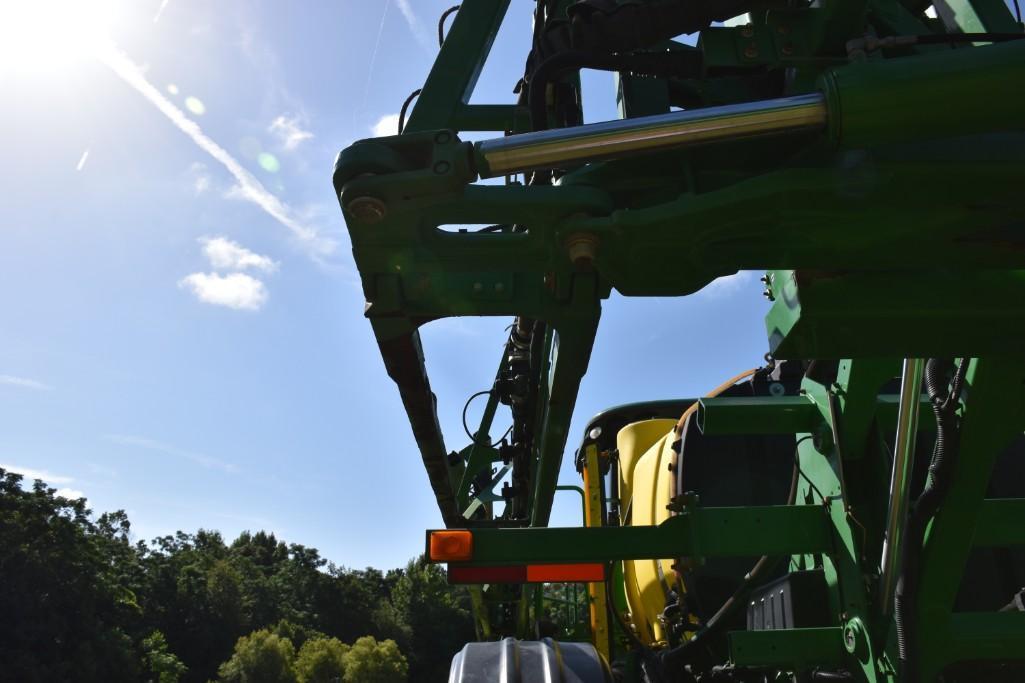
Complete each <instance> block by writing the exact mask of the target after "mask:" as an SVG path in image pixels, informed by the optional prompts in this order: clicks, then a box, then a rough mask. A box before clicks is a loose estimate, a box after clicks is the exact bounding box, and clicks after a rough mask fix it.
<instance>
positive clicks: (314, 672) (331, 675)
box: [295, 638, 349, 683]
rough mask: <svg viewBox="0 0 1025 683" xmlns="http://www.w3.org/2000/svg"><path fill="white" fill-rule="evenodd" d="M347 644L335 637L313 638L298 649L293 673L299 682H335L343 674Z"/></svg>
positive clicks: (339, 679) (341, 677) (340, 678)
mask: <svg viewBox="0 0 1025 683" xmlns="http://www.w3.org/2000/svg"><path fill="white" fill-rule="evenodd" d="M348 652H349V646H348V645H346V644H345V643H343V642H342V641H340V640H338V639H337V638H313V639H311V640H307V641H306V642H305V643H304V644H303V646H302V647H301V648H300V649H299V655H298V656H297V657H296V660H295V675H296V678H297V679H298V681H299V683H337V682H338V681H341V680H342V679H343V678H344V676H345V658H346V655H347V654H348Z"/></svg>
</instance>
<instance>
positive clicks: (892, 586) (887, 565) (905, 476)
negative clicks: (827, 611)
mask: <svg viewBox="0 0 1025 683" xmlns="http://www.w3.org/2000/svg"><path fill="white" fill-rule="evenodd" d="M924 367H925V360H924V359H922V358H907V359H905V360H904V371H903V373H902V375H901V382H900V403H899V405H898V408H897V436H896V439H895V440H894V444H893V472H892V473H891V475H890V505H889V509H888V510H887V517H886V536H885V537H884V538H883V556H882V568H881V572H880V573H881V578H880V584H879V590H880V606H881V608H882V612H883V614H889V613H890V611H891V610H892V607H893V596H894V591H895V590H896V588H897V575H898V574H899V573H900V552H901V544H902V543H903V541H904V526H905V524H906V522H907V517H908V502H909V498H910V495H911V491H910V489H911V469H912V466H913V465H914V458H915V440H916V439H917V436H918V410H919V407H920V404H921V402H922V371H923V368H924Z"/></svg>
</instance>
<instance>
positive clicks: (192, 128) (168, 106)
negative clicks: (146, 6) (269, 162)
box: [97, 41, 337, 256]
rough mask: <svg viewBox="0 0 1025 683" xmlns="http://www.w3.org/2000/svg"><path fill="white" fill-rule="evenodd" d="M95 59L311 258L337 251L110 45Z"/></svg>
mask: <svg viewBox="0 0 1025 683" xmlns="http://www.w3.org/2000/svg"><path fill="white" fill-rule="evenodd" d="M97 56H98V58H99V59H100V61H101V62H103V63H104V64H105V65H106V66H107V67H108V68H109V69H110V70H111V71H113V72H114V73H115V74H116V75H117V76H118V77H120V78H121V80H123V81H124V82H125V83H127V84H128V85H129V86H131V87H132V88H133V89H134V90H135V91H136V92H138V93H139V94H140V95H142V96H143V97H144V98H146V99H147V100H148V101H149V102H150V104H152V105H153V106H154V107H156V108H157V109H158V110H159V111H160V113H162V114H163V115H164V116H166V117H167V118H168V120H170V121H171V123H173V124H174V125H175V126H176V127H177V128H178V129H179V130H180V131H182V132H183V133H185V135H187V136H188V137H189V139H190V140H192V142H194V143H195V144H196V145H197V146H198V147H199V148H200V149H202V150H203V151H204V152H206V153H207V154H209V155H210V156H211V157H212V158H213V159H214V160H215V161H217V162H218V163H220V164H221V165H222V166H224V168H225V169H227V171H228V172H229V173H231V175H232V176H234V178H235V180H236V182H237V183H238V188H239V192H238V196H240V197H242V198H244V199H246V200H247V201H250V202H252V203H254V204H256V205H257V206H258V207H260V208H261V209H262V210H263V211H264V212H266V213H267V214H268V215H269V216H271V217H272V218H274V220H276V221H277V222H278V223H280V224H281V225H283V226H284V227H285V228H287V229H288V230H289V231H290V232H291V233H292V234H293V235H294V236H295V237H296V238H297V239H298V240H299V241H300V242H301V243H302V244H303V245H304V246H306V248H308V249H309V250H310V251H311V252H312V254H313V255H314V256H325V255H327V254H330V253H332V252H334V250H335V248H336V247H337V242H336V241H335V240H333V239H327V238H324V237H321V236H320V235H319V234H318V232H317V231H316V230H315V229H313V228H310V227H308V226H306V225H303V224H302V223H301V222H300V220H299V219H298V218H297V217H296V215H295V212H294V211H293V210H292V208H291V207H290V206H289V205H288V204H286V203H285V202H283V201H281V199H279V198H278V197H277V195H275V194H274V193H272V192H270V191H269V190H267V188H265V187H264V186H263V184H262V183H261V182H260V181H259V180H258V179H257V178H256V176H254V175H253V174H252V173H250V172H249V171H248V170H246V169H245V168H244V167H243V166H242V164H240V163H239V162H238V161H237V160H236V159H235V157H233V156H232V155H231V154H230V153H229V152H228V151H227V150H225V149H224V148H223V147H221V146H220V145H218V144H217V143H216V142H214V141H213V139H211V138H210V137H209V136H207V134H206V133H204V132H203V129H202V128H200V126H199V124H198V123H196V122H195V121H193V120H192V119H190V118H189V117H188V116H187V115H186V114H185V112H183V111H182V110H181V109H179V108H178V107H177V106H176V105H175V104H174V103H173V102H171V101H170V100H169V99H167V98H166V97H165V96H164V94H163V93H161V92H160V90H158V89H157V88H156V87H154V86H153V84H152V83H150V82H149V81H148V80H146V77H145V75H144V74H143V71H142V69H141V68H140V67H139V66H137V65H136V64H135V63H134V62H132V61H131V60H130V59H129V58H128V56H127V55H125V53H123V52H122V51H121V50H119V49H118V48H117V47H116V46H115V45H114V44H113V43H112V42H110V41H107V42H106V43H104V44H103V45H102V46H101V47H100V49H99V50H98V51H97Z"/></svg>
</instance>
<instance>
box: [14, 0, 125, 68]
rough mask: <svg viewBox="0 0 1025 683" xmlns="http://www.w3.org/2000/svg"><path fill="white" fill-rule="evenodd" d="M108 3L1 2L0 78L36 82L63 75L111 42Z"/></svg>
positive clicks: (92, 0)
mask: <svg viewBox="0 0 1025 683" xmlns="http://www.w3.org/2000/svg"><path fill="white" fill-rule="evenodd" d="M113 19H114V3H113V2H112V1H111V0H4V2H0V72H2V73H5V74H13V75H15V76H29V77H38V76H44V75H48V74H65V73H67V72H68V71H69V70H71V69H73V68H74V67H75V66H77V65H79V64H81V63H83V62H85V61H86V60H89V59H90V58H92V57H93V56H94V55H95V54H96V52H97V50H99V49H101V48H102V46H103V45H104V44H105V43H106V42H107V41H108V40H109V38H108V35H109V32H110V29H111V25H112V23H113Z"/></svg>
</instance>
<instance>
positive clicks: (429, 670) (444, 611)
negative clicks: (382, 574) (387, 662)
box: [391, 555, 475, 681]
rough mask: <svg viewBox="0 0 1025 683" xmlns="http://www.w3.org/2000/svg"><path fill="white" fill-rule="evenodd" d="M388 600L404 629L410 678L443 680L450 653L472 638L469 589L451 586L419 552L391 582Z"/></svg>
mask: <svg viewBox="0 0 1025 683" xmlns="http://www.w3.org/2000/svg"><path fill="white" fill-rule="evenodd" d="M391 603H392V605H393V607H394V610H395V612H396V613H397V618H396V621H397V622H398V623H401V624H404V625H405V626H406V628H407V629H408V633H409V639H408V641H406V642H407V643H408V644H406V647H405V649H406V651H407V652H409V653H410V675H411V677H412V679H413V680H414V681H443V680H445V679H446V678H447V676H448V669H449V665H450V664H451V662H452V655H454V654H455V653H456V652H458V651H459V650H460V649H462V647H463V645H464V644H465V643H467V642H469V641H471V640H473V639H474V638H475V634H474V629H473V616H472V612H471V607H470V596H469V593H468V592H467V591H466V590H465V589H459V590H454V589H453V588H452V587H451V586H449V585H448V579H447V578H446V576H445V571H444V570H443V569H442V568H441V567H439V566H438V565H436V564H429V563H428V562H427V561H426V559H425V558H424V557H423V556H422V555H421V556H420V557H419V558H418V559H416V560H413V561H411V562H410V563H409V564H408V565H407V566H406V569H405V571H404V572H403V573H402V575H401V576H400V577H399V578H398V580H397V581H396V582H395V587H394V589H393V590H392V600H391Z"/></svg>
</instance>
